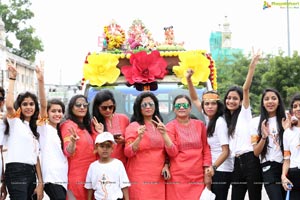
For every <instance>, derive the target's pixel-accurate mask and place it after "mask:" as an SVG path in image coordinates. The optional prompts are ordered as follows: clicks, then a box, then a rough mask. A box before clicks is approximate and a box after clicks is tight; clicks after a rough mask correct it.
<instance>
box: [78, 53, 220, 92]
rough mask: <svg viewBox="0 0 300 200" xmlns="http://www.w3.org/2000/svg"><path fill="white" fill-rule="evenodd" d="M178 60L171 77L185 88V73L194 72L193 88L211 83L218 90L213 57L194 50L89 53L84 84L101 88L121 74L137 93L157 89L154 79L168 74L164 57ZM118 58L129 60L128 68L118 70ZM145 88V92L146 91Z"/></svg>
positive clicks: (84, 72) (85, 66) (85, 65)
mask: <svg viewBox="0 0 300 200" xmlns="http://www.w3.org/2000/svg"><path fill="white" fill-rule="evenodd" d="M176 56H178V58H179V66H173V69H172V70H173V72H174V74H175V75H176V76H177V77H179V78H181V82H182V83H183V84H184V85H186V84H187V82H186V78H185V73H186V71H187V69H190V68H191V69H193V71H194V75H193V76H192V82H193V85H195V86H197V85H199V82H206V81H207V80H208V79H209V80H210V81H211V84H212V87H213V89H214V90H217V69H216V67H215V62H214V60H213V59H212V57H211V56H210V55H209V54H208V53H206V52H205V51H203V50H197V51H176V52H172V51H168V52H159V51H151V52H150V53H147V52H146V51H140V52H137V53H130V52H127V53H118V54H114V53H99V54H97V53H93V54H91V53H89V54H88V55H87V56H86V59H85V64H84V67H83V74H84V77H83V79H82V81H83V82H85V81H89V83H90V84H91V85H95V86H99V87H100V86H102V85H104V84H107V83H109V84H112V83H114V82H115V81H116V80H117V79H118V77H119V76H120V74H121V72H122V74H123V75H124V77H125V78H126V80H127V82H128V84H129V85H134V86H135V87H136V89H137V90H145V89H146V90H155V89H157V79H163V78H164V77H165V75H166V74H167V73H168V71H167V65H168V63H167V62H166V60H165V59H164V58H163V57H176ZM119 59H128V60H129V62H130V65H127V66H126V65H124V66H122V67H121V70H120V69H119V68H118V66H117V65H118V64H119ZM147 88H148V89H147Z"/></svg>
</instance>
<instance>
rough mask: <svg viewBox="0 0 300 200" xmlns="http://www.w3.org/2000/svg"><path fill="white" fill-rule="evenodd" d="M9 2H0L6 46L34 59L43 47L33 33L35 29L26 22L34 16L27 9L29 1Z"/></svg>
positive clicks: (16, 52)
mask: <svg viewBox="0 0 300 200" xmlns="http://www.w3.org/2000/svg"><path fill="white" fill-rule="evenodd" d="M9 3H10V5H6V4H3V3H2V2H0V16H1V17H2V20H3V22H4V24H5V29H6V33H7V34H6V35H7V36H6V46H7V48H8V49H9V50H10V51H11V52H12V53H14V54H16V55H18V56H20V57H23V58H25V59H28V60H30V61H34V60H35V56H36V54H37V53H38V52H42V51H43V50H44V49H43V44H42V41H41V40H40V39H39V38H38V37H37V36H35V35H34V33H35V29H34V28H33V27H32V26H31V25H28V24H27V23H26V22H28V20H30V19H31V18H33V17H34V13H33V12H32V11H31V10H30V9H29V7H30V6H31V2H30V1H29V0H10V1H9ZM15 41H16V42H15ZM16 43H17V44H16Z"/></svg>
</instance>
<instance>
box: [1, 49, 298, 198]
mask: <svg viewBox="0 0 300 200" xmlns="http://www.w3.org/2000/svg"><path fill="white" fill-rule="evenodd" d="M259 58H260V52H259V51H258V52H257V53H255V52H253V58H252V61H251V63H250V65H249V69H248V73H247V77H246V78H245V82H244V85H243V87H242V88H241V87H237V86H233V87H230V88H229V89H228V91H227V93H226V94H225V97H224V100H223V101H222V100H221V99H220V96H219V94H218V93H217V92H216V91H207V92H205V93H204V94H203V96H202V97H201V101H200V99H199V98H198V96H197V93H196V90H195V88H194V86H193V83H192V80H191V77H192V76H193V70H188V71H187V73H186V79H187V83H188V89H189V94H190V95H189V96H187V95H183V94H182V95H178V96H176V97H175V98H174V99H173V102H172V108H173V109H172V111H173V112H174V114H175V118H174V119H173V120H171V121H170V122H168V123H164V122H163V118H162V116H161V113H160V110H159V99H157V97H156V96H155V95H154V94H153V93H152V92H149V91H148V92H141V93H140V94H139V95H138V96H137V97H136V99H135V102H134V105H133V115H132V116H131V118H130V119H129V118H128V117H127V116H126V115H124V114H122V113H116V112H115V111H116V106H117V103H118V102H116V101H115V98H114V96H113V94H112V93H111V92H110V91H109V90H101V91H99V92H98V93H97V94H96V96H95V97H94V100H93V105H91V107H90V106H89V102H88V101H87V98H86V97H85V96H84V95H75V96H73V97H72V98H71V99H70V100H69V103H68V105H67V106H65V105H64V104H63V103H62V102H61V101H60V100H58V99H49V100H47V99H46V95H45V89H44V73H43V65H44V64H43V63H41V64H40V65H39V66H37V67H36V75H37V80H38V86H39V87H38V88H39V91H38V92H39V93H38V94H39V96H36V95H35V94H33V93H31V92H25V93H21V94H18V96H17V97H16V98H15V97H14V81H15V80H16V77H17V69H16V67H15V66H14V65H13V64H12V63H9V64H8V73H9V86H8V89H7V92H5V90H4V89H3V88H0V106H1V108H2V109H3V107H4V106H5V107H6V109H5V110H6V113H5V116H4V115H2V113H1V115H0V117H1V124H0V128H1V129H0V131H1V133H0V142H1V143H0V144H1V145H2V146H3V145H4V146H5V147H6V148H7V156H6V160H4V161H3V160H1V161H2V164H1V165H0V166H1V171H0V172H2V175H1V182H2V185H1V195H0V199H5V198H6V196H7V195H8V194H9V197H10V199H16V200H21V199H22V200H23V199H24V200H29V199H30V200H31V199H42V198H43V194H44V191H45V193H46V194H47V195H48V196H49V197H50V199H51V200H52V199H53V200H63V199H66V198H68V199H70V200H72V199H77V200H84V199H88V200H92V199H107V200H116V199H124V200H128V199H134V200H145V199H147V200H152V199H153V200H154V199H155V200H159V199H161V200H165V199H167V200H176V199H178V200H182V199H188V200H193V199H194V200H198V199H208V198H212V199H217V200H227V198H228V197H227V196H228V190H229V187H230V186H231V187H232V192H231V199H232V200H243V199H244V198H245V195H246V192H248V195H249V199H250V200H259V199H262V196H261V191H262V186H264V187H265V189H266V192H267V195H268V197H269V198H270V199H271V200H284V199H285V198H286V196H287V195H289V198H290V199H293V200H294V199H299V198H300V95H299V94H296V95H295V96H293V97H292V100H291V103H290V107H289V109H288V110H289V113H286V112H285V107H284V103H283V100H282V98H281V95H280V94H279V93H278V92H277V91H276V90H275V89H273V88H266V89H265V90H264V91H263V93H262V97H261V105H260V115H259V116H258V117H255V118H252V112H251V104H250V97H249V94H250V87H251V83H252V79H253V76H254V74H255V67H256V65H257V63H258V61H259ZM5 95H6V96H5ZM4 100H5V102H4ZM192 106H195V107H196V108H197V109H198V111H199V112H202V113H203V114H204V115H205V116H206V120H205V121H201V120H198V119H192V118H191V108H192ZM90 108H91V109H92V110H91V111H90V110H89V109H90ZM2 146H1V148H2ZM4 163H5V167H4ZM4 169H5V170H4ZM7 193H8V194H7ZM204 195H208V196H210V195H211V196H210V197H207V196H204ZM212 196H214V197H212Z"/></svg>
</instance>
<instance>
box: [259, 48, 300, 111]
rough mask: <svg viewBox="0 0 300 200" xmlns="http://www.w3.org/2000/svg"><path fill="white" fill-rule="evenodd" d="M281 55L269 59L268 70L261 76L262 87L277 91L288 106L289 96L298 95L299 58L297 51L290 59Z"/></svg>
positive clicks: (281, 53)
mask: <svg viewBox="0 0 300 200" xmlns="http://www.w3.org/2000/svg"><path fill="white" fill-rule="evenodd" d="M283 53H284V52H279V55H278V56H274V57H270V58H269V63H268V64H269V70H268V71H267V72H266V73H265V74H264V75H263V76H262V85H264V86H265V87H272V88H275V89H277V90H278V91H279V92H280V94H281V96H282V98H283V100H284V102H285V105H288V103H289V101H290V98H291V96H293V95H294V94H295V93H300V56H299V55H298V52H297V51H295V52H294V53H293V56H292V57H289V56H285V57H284V56H283Z"/></svg>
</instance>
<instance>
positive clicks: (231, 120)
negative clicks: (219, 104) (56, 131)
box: [224, 86, 243, 137]
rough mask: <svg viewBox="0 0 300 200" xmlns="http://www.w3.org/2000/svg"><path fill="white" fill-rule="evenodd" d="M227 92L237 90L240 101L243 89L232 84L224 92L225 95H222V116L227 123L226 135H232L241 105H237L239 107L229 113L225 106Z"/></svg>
mask: <svg viewBox="0 0 300 200" xmlns="http://www.w3.org/2000/svg"><path fill="white" fill-rule="evenodd" d="M229 92H237V93H238V95H239V97H240V101H241V102H242V101H243V90H242V88H240V87H238V86H232V87H231V88H229V89H228V91H227V93H226V94H225V97H224V105H225V111H224V116H225V120H226V123H227V128H228V135H229V136H231V137H232V136H233V134H234V131H235V127H236V123H237V119H238V117H239V114H240V112H241V106H239V108H238V109H236V110H235V111H234V112H233V113H232V114H231V112H230V110H229V109H228V108H227V106H226V99H227V96H228V94H229Z"/></svg>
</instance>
